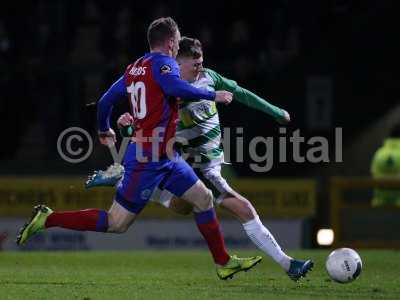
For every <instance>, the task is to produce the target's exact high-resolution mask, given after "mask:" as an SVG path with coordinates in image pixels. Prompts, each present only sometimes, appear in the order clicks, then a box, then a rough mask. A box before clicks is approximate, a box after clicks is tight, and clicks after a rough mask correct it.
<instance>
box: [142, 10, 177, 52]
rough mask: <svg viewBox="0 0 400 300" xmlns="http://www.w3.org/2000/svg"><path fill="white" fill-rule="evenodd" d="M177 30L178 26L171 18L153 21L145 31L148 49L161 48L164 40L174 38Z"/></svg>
mask: <svg viewBox="0 0 400 300" xmlns="http://www.w3.org/2000/svg"><path fill="white" fill-rule="evenodd" d="M178 30H179V28H178V25H177V24H176V22H175V21H174V19H172V18H171V17H167V18H159V19H156V20H154V21H153V22H151V24H150V25H149V28H148V29H147V41H148V42H149V46H150V48H154V47H157V46H161V45H162V43H164V42H165V41H166V40H168V39H171V38H174V37H175V34H176V32H177V31H178Z"/></svg>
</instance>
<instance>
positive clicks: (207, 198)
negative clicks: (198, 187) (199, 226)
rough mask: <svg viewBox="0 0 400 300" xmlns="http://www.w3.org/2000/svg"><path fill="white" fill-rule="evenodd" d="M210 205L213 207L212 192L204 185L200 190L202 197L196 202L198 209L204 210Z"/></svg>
mask: <svg viewBox="0 0 400 300" xmlns="http://www.w3.org/2000/svg"><path fill="white" fill-rule="evenodd" d="M212 207H213V194H212V192H211V191H210V190H209V189H208V188H206V187H204V190H203V192H202V197H201V198H200V201H199V204H198V209H200V210H201V211H205V210H208V209H210V208H212Z"/></svg>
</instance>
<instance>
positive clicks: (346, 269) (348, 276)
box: [326, 248, 362, 283]
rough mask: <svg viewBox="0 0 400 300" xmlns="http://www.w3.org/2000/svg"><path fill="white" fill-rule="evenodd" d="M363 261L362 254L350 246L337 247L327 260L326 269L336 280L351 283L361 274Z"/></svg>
mask: <svg viewBox="0 0 400 300" xmlns="http://www.w3.org/2000/svg"><path fill="white" fill-rule="evenodd" d="M361 269H362V261H361V258H360V255H358V253H357V252H356V251H354V250H353V249H350V248H340V249H336V250H334V251H332V252H331V254H329V256H328V258H327V260H326V271H327V272H328V274H329V276H330V277H331V278H332V279H333V280H334V281H336V282H339V283H349V282H352V281H353V280H355V279H356V278H357V277H358V276H360V274H361Z"/></svg>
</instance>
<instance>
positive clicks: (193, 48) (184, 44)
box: [178, 36, 203, 59]
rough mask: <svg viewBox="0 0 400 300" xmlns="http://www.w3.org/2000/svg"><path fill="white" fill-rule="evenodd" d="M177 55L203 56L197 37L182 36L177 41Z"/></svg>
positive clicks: (195, 57) (196, 57)
mask: <svg viewBox="0 0 400 300" xmlns="http://www.w3.org/2000/svg"><path fill="white" fill-rule="evenodd" d="M178 56H181V57H182V56H183V57H190V58H194V59H198V58H200V57H202V56H203V49H202V46H201V43H200V41H199V40H198V39H193V38H189V37H186V36H184V37H182V39H181V41H180V42H179V51H178Z"/></svg>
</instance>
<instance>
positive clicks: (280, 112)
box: [233, 86, 290, 125]
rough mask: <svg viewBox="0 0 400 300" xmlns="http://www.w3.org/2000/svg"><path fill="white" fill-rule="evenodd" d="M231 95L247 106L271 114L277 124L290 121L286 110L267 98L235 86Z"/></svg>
mask: <svg viewBox="0 0 400 300" xmlns="http://www.w3.org/2000/svg"><path fill="white" fill-rule="evenodd" d="M233 97H234V98H235V99H236V100H237V101H238V102H240V103H242V104H244V105H246V106H248V107H251V108H254V109H256V110H259V111H262V112H264V113H266V114H268V115H270V116H272V117H273V118H274V119H275V121H277V122H278V123H279V124H283V125H284V124H287V123H289V122H290V115H289V113H288V112H287V111H286V110H284V109H282V108H279V107H277V106H275V105H273V104H271V103H269V102H268V101H267V100H265V99H263V98H261V97H259V96H257V95H256V94H254V93H252V92H250V91H249V90H247V89H245V88H242V87H240V86H237V88H236V90H235V92H234V93H233Z"/></svg>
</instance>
